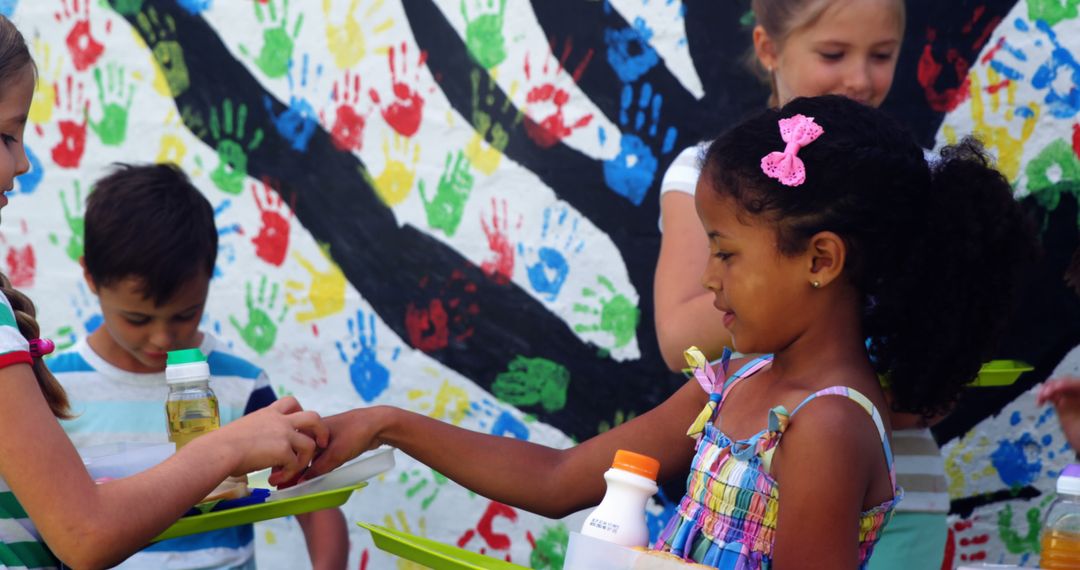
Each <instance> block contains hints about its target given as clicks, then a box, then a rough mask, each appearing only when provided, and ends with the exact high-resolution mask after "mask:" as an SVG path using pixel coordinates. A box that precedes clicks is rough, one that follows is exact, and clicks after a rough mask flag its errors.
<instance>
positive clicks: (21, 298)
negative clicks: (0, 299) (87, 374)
mask: <svg viewBox="0 0 1080 570" xmlns="http://www.w3.org/2000/svg"><path fill="white" fill-rule="evenodd" d="M0 293H3V294H4V296H5V297H7V299H8V302H9V303H11V308H12V310H13V311H14V312H15V322H16V323H18V325H19V332H20V333H22V335H23V336H24V337H26V339H27V340H31V339H35V338H38V337H39V336H40V335H41V329H40V327H38V323H37V319H36V318H35V317H36V316H37V311H36V309H35V308H34V303H33V302H32V301H31V300H30V298H29V297H27V296H26V295H23V294H22V293H21V292H19V291H18V290H17V289H15V288H14V287H12V286H11V281H9V280H8V278H7V276H6V275H4V274H2V273H0ZM31 368H32V369H33V371H34V376H35V377H36V378H37V382H38V386H39V387H40V388H41V393H42V395H44V396H45V401H46V402H48V403H49V409H50V410H52V413H53V415H54V416H56V417H57V418H59V419H62V420H66V419H70V418H71V417H72V416H71V410H70V409H69V408H68V399H67V393H65V392H64V388H63V386H61V385H60V383H59V382H57V380H56V377H54V376H53V374H52V372H50V371H49V367H48V366H45V362H43V361H42V359H41V358H34V361H33V363H32V364H31Z"/></svg>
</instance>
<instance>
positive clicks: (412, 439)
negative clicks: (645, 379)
mask: <svg viewBox="0 0 1080 570" xmlns="http://www.w3.org/2000/svg"><path fill="white" fill-rule="evenodd" d="M707 400H708V395H707V394H705V392H704V391H702V389H701V387H700V386H698V384H697V382H696V381H690V382H688V383H687V384H685V385H684V386H683V387H682V388H680V389H679V390H678V391H677V392H676V393H675V394H674V395H673V396H671V397H670V398H668V400H667V401H665V402H664V403H663V404H660V405H659V406H658V407H656V408H655V409H653V410H652V411H650V412H648V413H646V414H644V415H642V416H639V417H637V418H634V419H633V420H631V421H629V422H627V423H625V424H622V425H620V426H618V427H616V428H614V429H612V430H610V431H607V432H604V433H602V434H600V435H598V436H596V437H593V438H591V439H589V440H587V441H585V442H583V443H581V444H579V445H577V446H574V447H571V448H568V449H562V450H560V449H553V448H550V447H545V446H543V445H538V444H535V443H530V442H527V441H521V440H518V439H512V438H506V437H496V436H493V435H489V434H483V433H478V432H473V431H469V430H466V429H462V428H459V427H455V426H453V425H450V424H447V423H443V422H441V421H438V420H433V419H431V418H429V417H427V416H422V415H419V414H415V413H412V412H407V411H404V410H400V409H397V408H391V407H385V406H379V407H373V408H359V409H355V410H352V411H349V412H345V413H343V414H339V415H337V416H332V417H329V418H326V419H325V421H326V423H327V425H328V426H329V427H330V446H329V448H327V449H326V450H325V451H323V452H322V453H321V454H320V456H319V457H318V458H317V459H316V460H315V462H314V463H313V464H312V467H311V469H309V472H308V474H307V475H305V477H315V476H317V475H319V474H321V473H325V472H327V471H329V470H331V469H333V468H335V467H337V466H338V465H340V464H342V463H344V462H345V461H347V460H349V459H351V458H352V457H355V456H356V455H359V454H360V453H363V452H364V451H366V450H368V449H373V448H375V447H378V446H379V445H382V444H386V445H391V446H394V447H397V448H398V449H400V450H401V451H404V452H405V453H407V454H409V455H410V456H412V457H414V458H416V459H417V460H419V461H420V462H422V463H424V464H426V465H428V466H429V467H431V468H433V469H435V470H436V471H438V472H439V473H442V474H443V475H445V476H447V477H449V478H450V479H453V480H454V481H456V482H457V483H459V484H461V485H462V486H464V487H466V488H468V489H470V490H472V491H474V492H476V493H479V494H481V495H483V496H485V497H488V498H490V499H493V500H496V501H499V502H502V503H506V504H508V505H512V506H515V507H518V508H522V509H525V510H528V511H531V512H534V513H538V514H541V515H544V516H547V517H552V518H559V517H563V516H566V515H567V514H570V513H572V512H575V511H578V510H580V509H582V508H584V507H587V506H590V505H594V504H596V503H598V502H599V501H600V499H601V498H602V497H603V494H604V490H605V485H606V484H605V482H604V478H603V473H604V471H606V470H607V469H608V468H609V467H611V460H612V459H613V458H614V457H615V451H616V450H617V449H628V450H630V451H635V452H638V453H643V454H645V455H649V456H651V457H654V458H656V459H657V460H659V461H660V478H661V480H663V479H666V478H668V477H672V476H683V475H685V473H686V470H687V467H688V466H689V464H690V459H691V457H692V456H693V453H694V441H693V440H692V439H691V438H689V437H687V435H686V429H687V427H689V425H690V424H691V423H692V422H693V420H694V418H695V417H696V416H697V413H698V412H699V411H700V410H701V409H702V407H703V406H704V405H705V402H706V401H707Z"/></svg>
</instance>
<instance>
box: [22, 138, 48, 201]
mask: <svg viewBox="0 0 1080 570" xmlns="http://www.w3.org/2000/svg"><path fill="white" fill-rule="evenodd" d="M23 149H24V150H25V151H26V160H27V161H29V162H30V170H29V171H28V172H27V173H26V174H23V175H22V176H20V177H18V178H16V179H15V181H16V183H17V184H18V185H19V194H32V193H33V192H34V190H37V187H38V186H39V185H40V184H41V179H42V178H45V168H44V167H43V166H42V165H41V159H40V158H38V157H37V155H36V154H34V151H33V150H31V149H30V146H29V145H24V146H23Z"/></svg>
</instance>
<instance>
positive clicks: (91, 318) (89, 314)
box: [71, 283, 105, 334]
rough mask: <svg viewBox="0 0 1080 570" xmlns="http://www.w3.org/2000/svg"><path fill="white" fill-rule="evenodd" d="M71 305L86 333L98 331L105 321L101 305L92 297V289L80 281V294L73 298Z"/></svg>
mask: <svg viewBox="0 0 1080 570" xmlns="http://www.w3.org/2000/svg"><path fill="white" fill-rule="evenodd" d="M71 307H72V308H73V309H75V318H77V319H79V321H80V322H81V324H82V327H83V330H84V331H86V334H90V333H92V332H94V331H96V330H97V329H98V327H100V326H101V325H102V324H103V323H104V322H105V318H104V317H102V316H101V308H100V306H99V305H98V303H97V302H95V301H94V300H93V299H92V298H91V297H90V291H89V290H88V289H87V288H86V285H85V284H83V283H79V295H78V296H77V297H72V298H71Z"/></svg>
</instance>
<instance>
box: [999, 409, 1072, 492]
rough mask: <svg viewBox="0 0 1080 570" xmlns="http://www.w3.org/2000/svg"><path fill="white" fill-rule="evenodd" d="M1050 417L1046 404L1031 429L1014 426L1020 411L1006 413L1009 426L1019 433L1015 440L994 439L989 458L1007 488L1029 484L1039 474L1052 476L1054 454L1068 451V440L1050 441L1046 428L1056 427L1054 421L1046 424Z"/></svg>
mask: <svg viewBox="0 0 1080 570" xmlns="http://www.w3.org/2000/svg"><path fill="white" fill-rule="evenodd" d="M1052 418H1054V408H1052V407H1050V408H1047V409H1046V410H1045V411H1043V412H1042V413H1041V414H1040V415H1039V416H1038V418H1037V419H1036V420H1035V425H1034V428H1035V429H1034V430H1032V431H1033V432H1034V433H1032V432H1028V431H1023V428H1022V427H1017V426H1018V424H1020V423H1021V421H1023V417H1022V415H1021V414H1020V412H1018V411H1016V412H1013V413H1012V415H1011V416H1010V418H1009V424H1010V426H1012V427H1013V428H1014V429H1018V430H1020V431H1023V433H1021V434H1020V437H1018V438H1016V439H1015V440H1008V439H1002V440H1000V441H998V447H997V449H995V450H994V452H993V453H991V454H990V462H991V463H992V464H993V466H994V468H995V469H996V470H997V473H998V476H999V477H1000V478H1001V482H1002V483H1004V484H1005V485H1007V486H1008V487H1009V488H1010V489H1019V488H1021V487H1025V486H1027V485H1030V484H1032V483H1034V482H1035V480H1036V479H1038V478H1040V477H1047V478H1049V479H1054V478H1056V477H1057V476H1058V471H1057V470H1056V469H1054V465H1055V463H1057V461H1054V460H1055V459H1057V456H1058V455H1060V454H1062V453H1065V452H1067V451H1069V444H1068V443H1064V442H1063V444H1062V445H1056V446H1055V445H1054V436H1053V434H1052V433H1050V432H1051V430H1054V428H1056V427H1057V423H1056V422H1050V423H1049V424H1047V422H1049V421H1050V420H1051V419H1052ZM1044 426H1045V427H1044ZM1040 432H1041V433H1040ZM1044 461H1045V462H1046V465H1044Z"/></svg>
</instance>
